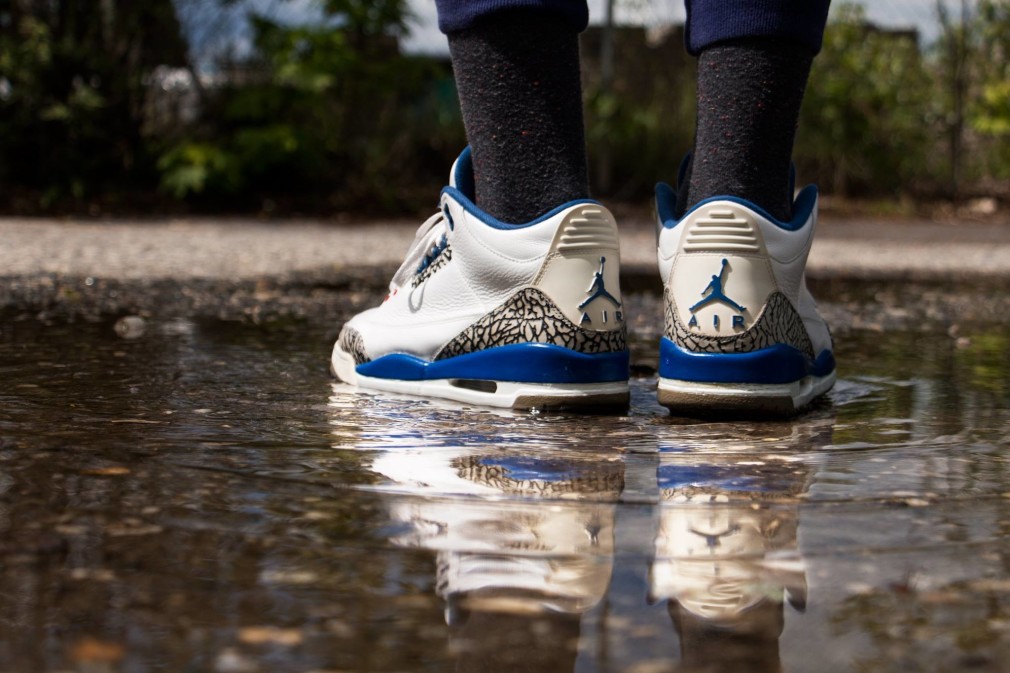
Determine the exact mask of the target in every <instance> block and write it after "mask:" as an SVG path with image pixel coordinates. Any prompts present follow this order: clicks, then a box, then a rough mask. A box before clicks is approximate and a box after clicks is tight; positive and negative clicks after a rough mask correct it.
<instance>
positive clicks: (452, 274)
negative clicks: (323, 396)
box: [332, 148, 629, 409]
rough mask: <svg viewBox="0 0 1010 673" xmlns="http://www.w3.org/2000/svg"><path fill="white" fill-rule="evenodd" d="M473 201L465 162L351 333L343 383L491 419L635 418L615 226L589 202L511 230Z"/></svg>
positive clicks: (340, 370) (342, 354)
mask: <svg viewBox="0 0 1010 673" xmlns="http://www.w3.org/2000/svg"><path fill="white" fill-rule="evenodd" d="M472 198H473V167H472V163H471V159H470V151H469V148H468V149H466V150H464V151H463V153H462V154H461V155H460V157H459V158H458V159H457V160H456V163H455V165H454V166H453V170H452V173H451V177H450V185H449V186H448V187H446V188H445V189H443V190H442V196H441V211H440V212H439V213H437V214H436V215H434V216H432V217H431V218H429V219H428V221H426V222H425V223H424V224H422V225H421V227H420V229H418V232H417V236H416V238H415V239H414V243H413V244H412V245H411V247H410V250H409V251H408V252H407V257H406V260H405V261H404V262H403V265H402V266H401V267H400V269H399V270H398V271H397V272H396V274H395V275H394V276H393V280H392V282H391V283H390V286H389V296H388V297H387V298H386V300H385V301H384V302H383V303H382V305H380V306H378V307H376V308H373V309H370V310H368V311H365V312H363V313H360V314H358V315H356V316H354V318H352V319H351V320H350V321H349V322H348V323H347V324H346V325H344V328H343V330H342V331H341V333H340V337H339V338H338V340H337V343H336V345H335V346H334V348H333V357H332V367H333V371H334V373H335V374H336V375H337V377H339V378H340V379H341V380H342V381H344V382H346V383H350V384H354V385H357V386H360V387H362V388H370V389H373V390H384V391H389V392H396V393H406V394H410V395H422V396H430V397H442V398H447V399H451V400H457V401H460V402H467V403H472V404H481V405H488V406H495V407H512V408H516V409H526V408H583V407H600V406H607V407H614V406H627V403H628V398H629V393H628V360H629V356H628V350H627V336H626V327H625V320H624V314H623V309H622V304H621V291H620V285H619V283H618V274H619V270H620V263H621V262H620V252H619V249H618V238H617V225H616V223H615V222H614V218H613V216H612V215H611V214H610V212H609V211H608V210H607V209H606V208H604V207H603V206H602V205H600V204H599V203H597V202H595V201H590V200H581V201H572V202H570V203H566V204H564V205H562V206H559V207H558V208H555V209H554V210H552V211H551V212H549V213H547V214H545V215H543V216H542V217H540V218H538V219H536V220H533V221H532V222H529V223H526V224H518V225H514V224H505V223H502V222H499V221H498V220H496V219H494V218H493V217H491V216H490V215H488V214H487V213H485V212H483V211H481V210H480V209H479V208H477V206H476V205H475V204H474V203H473V200H472Z"/></svg>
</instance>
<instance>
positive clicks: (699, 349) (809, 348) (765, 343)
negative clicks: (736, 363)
mask: <svg viewBox="0 0 1010 673" xmlns="http://www.w3.org/2000/svg"><path fill="white" fill-rule="evenodd" d="M665 303H666V330H665V333H666V337H667V338H668V339H670V340H672V341H673V342H674V343H675V344H677V345H678V346H680V347H681V348H686V349H687V350H689V351H693V352H695V353H750V352H753V351H756V350H760V349H762V348H768V347H769V346H774V345H775V344H786V345H788V346H792V347H793V348H796V349H797V350H799V351H802V352H803V353H804V354H806V355H807V356H808V357H810V358H813V357H814V346H813V344H812V343H811V341H810V335H809V334H807V328H806V327H805V326H804V325H803V319H802V318H800V314H799V313H797V311H796V309H795V308H793V305H792V303H791V302H790V301H789V299H788V297H786V296H785V295H784V294H782V293H781V292H774V293H772V295H771V296H770V297H768V302H767V303H766V304H765V307H764V309H762V311H761V314H760V315H759V316H758V319H757V320H756V321H754V324H753V325H751V327H750V329H748V330H746V331H744V332H740V333H739V334H732V335H729V336H718V337H713V336H705V335H702V334H696V333H694V332H692V331H691V330H689V329H688V328H687V326H685V325H684V323H683V322H682V321H681V320H680V316H679V315H678V314H677V307H676V306H675V305H674V302H673V298H672V297H671V296H670V292H669V290H667V292H666V300H665Z"/></svg>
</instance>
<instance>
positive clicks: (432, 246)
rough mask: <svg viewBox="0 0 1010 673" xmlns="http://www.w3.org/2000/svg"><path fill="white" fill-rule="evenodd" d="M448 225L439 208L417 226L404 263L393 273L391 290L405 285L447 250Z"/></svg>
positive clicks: (390, 284)
mask: <svg viewBox="0 0 1010 673" xmlns="http://www.w3.org/2000/svg"><path fill="white" fill-rule="evenodd" d="M446 227H447V220H446V217H445V214H444V212H443V211H442V210H439V211H438V212H437V213H435V214H434V215H432V216H431V217H429V218H428V219H427V220H425V221H424V222H423V223H422V224H421V226H420V227H418V228H417V233H416V234H414V242H413V243H411V244H410V248H409V249H408V250H407V256H406V258H405V259H404V260H403V264H401V265H400V268H399V269H397V270H396V273H395V274H393V280H392V281H390V283H389V291H390V292H394V291H395V290H396V289H397V288H400V287H403V285H404V284H406V282H407V281H408V280H409V279H410V278H411V277H412V276H414V275H415V274H416V273H418V272H420V271H422V270H424V269H425V268H427V266H428V265H429V264H431V263H432V262H433V261H434V260H435V258H436V257H438V255H440V254H441V253H442V251H443V250H445V248H446V246H447V245H448V241H447V240H446V234H447V232H446Z"/></svg>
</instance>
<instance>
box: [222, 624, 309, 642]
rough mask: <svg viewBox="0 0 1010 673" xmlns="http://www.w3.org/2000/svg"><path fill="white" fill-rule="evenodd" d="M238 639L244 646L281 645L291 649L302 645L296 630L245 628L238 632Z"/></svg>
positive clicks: (300, 633)
mask: <svg viewBox="0 0 1010 673" xmlns="http://www.w3.org/2000/svg"><path fill="white" fill-rule="evenodd" d="M238 639H239V640H240V641H241V642H243V643H245V644H246V645H282V646H284V647H293V646H295V645H300V644H301V643H302V640H303V637H302V632H301V631H299V630H298V629H280V628H277V627H275V626H247V627H246V628H244V629H242V630H240V631H239V632H238Z"/></svg>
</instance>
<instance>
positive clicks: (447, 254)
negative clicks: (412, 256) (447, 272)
mask: <svg viewBox="0 0 1010 673" xmlns="http://www.w3.org/2000/svg"><path fill="white" fill-rule="evenodd" d="M450 259H452V248H451V247H449V246H446V248H445V250H443V251H442V252H441V253H440V254H439V256H438V257H437V258H435V261H433V262H432V263H431V264H429V265H428V266H427V267H426V268H425V269H424V271H422V272H421V273H419V274H417V275H416V276H414V278H413V280H411V281H410V286H411V287H417V286H418V285H420V284H421V283H423V282H424V281H426V280H428V279H429V278H431V276H432V275H434V274H435V272H436V271H438V270H439V269H441V268H442V267H443V266H445V265H446V264H448V263H449V260H450Z"/></svg>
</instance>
